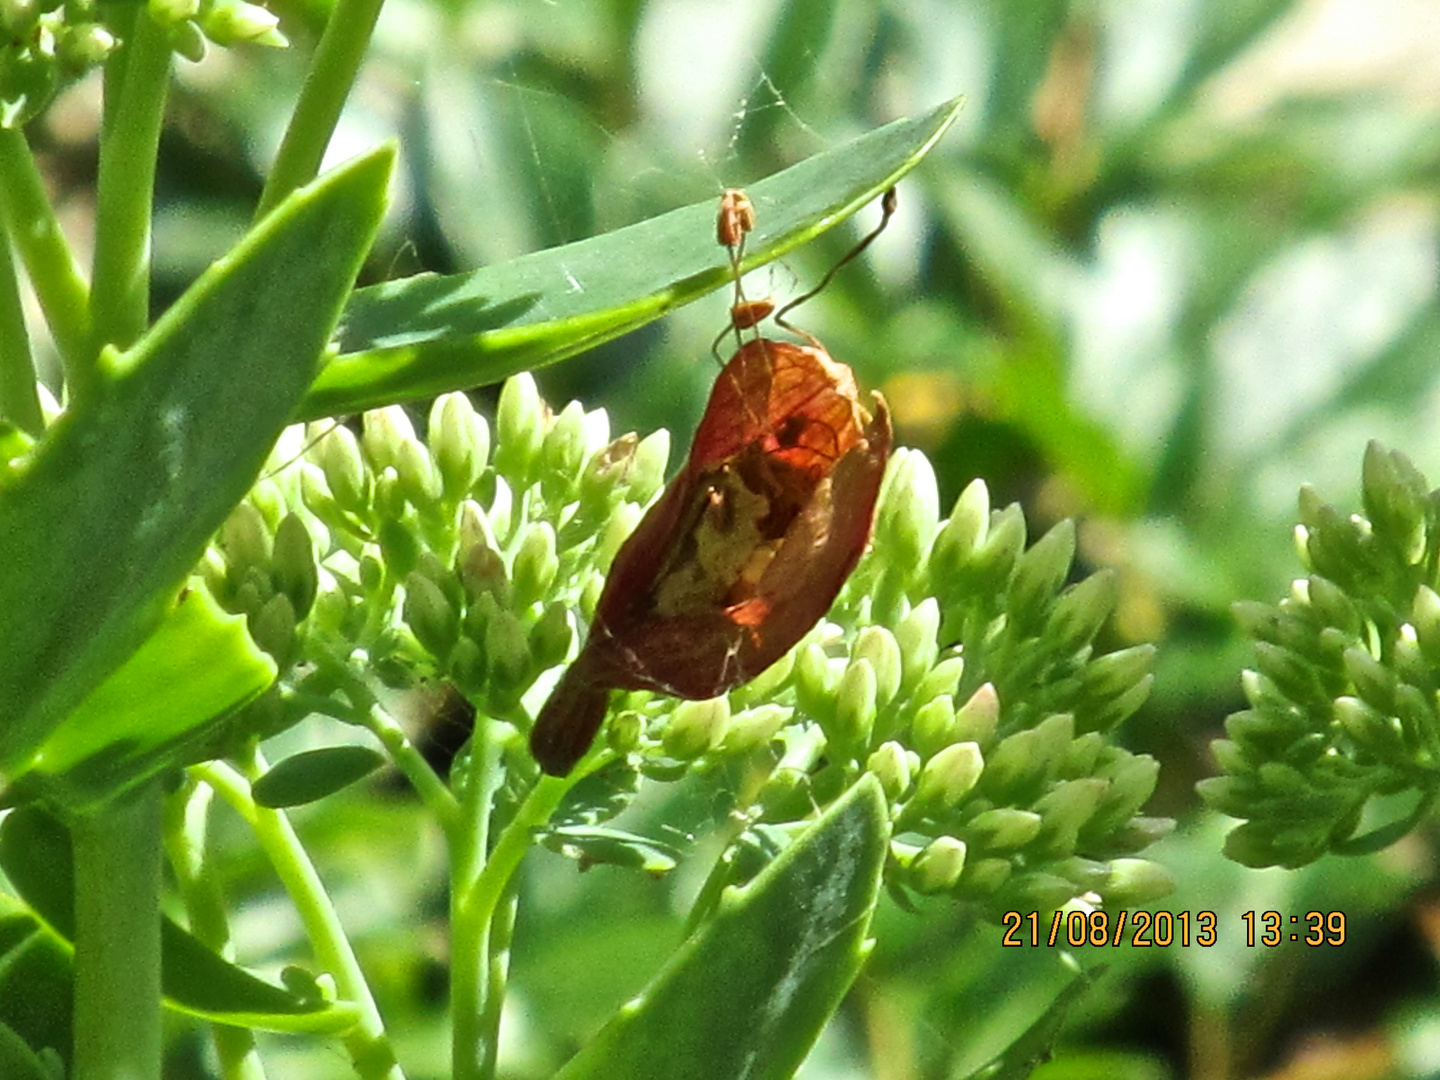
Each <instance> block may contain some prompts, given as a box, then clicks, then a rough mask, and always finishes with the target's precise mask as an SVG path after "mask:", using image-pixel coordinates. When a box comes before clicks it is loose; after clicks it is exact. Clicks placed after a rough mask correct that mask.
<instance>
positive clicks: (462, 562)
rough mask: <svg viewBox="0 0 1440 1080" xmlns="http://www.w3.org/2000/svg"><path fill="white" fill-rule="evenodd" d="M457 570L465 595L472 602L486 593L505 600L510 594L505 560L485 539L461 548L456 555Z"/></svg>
mask: <svg viewBox="0 0 1440 1080" xmlns="http://www.w3.org/2000/svg"><path fill="white" fill-rule="evenodd" d="M455 572H456V575H457V576H458V577H459V579H460V585H461V587H462V588H464V590H465V595H466V596H468V597H469V598H470V599H471V601H472V602H473V601H475V600H478V599H480V597H481V596H486V595H489V596H494V597H497V598H499V599H500V600H502V601H504V600H506V599H507V598H508V597H509V595H510V582H509V579H508V578H507V576H506V574H505V560H504V559H502V558H501V557H500V556H499V555H498V554H497V553H496V552H494V551H493V550H491V549H490V547H489V546H488V545H486V544H485V542H484V541H483V540H482V541H480V542H479V543H475V544H471V545H470V546H469V547H463V548H461V549H460V553H459V554H458V555H457V556H456V557H455Z"/></svg>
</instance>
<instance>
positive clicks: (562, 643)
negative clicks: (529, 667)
mask: <svg viewBox="0 0 1440 1080" xmlns="http://www.w3.org/2000/svg"><path fill="white" fill-rule="evenodd" d="M574 640H575V630H574V628H572V627H571V625H570V611H569V608H568V607H566V605H564V604H562V603H560V602H559V601H558V600H557V601H552V602H551V603H549V604H546V605H545V610H544V611H543V612H541V613H540V618H538V619H537V620H535V625H534V626H532V627H531V628H530V638H529V642H530V655H531V656H533V657H534V658H535V666H536V667H537V668H540V669H541V670H544V669H545V668H551V667H554V666H555V665H556V664H558V663H560V662H561V661H563V660H564V659H565V657H566V656H567V655H568V654H569V652H570V643H571V642H572V641H574Z"/></svg>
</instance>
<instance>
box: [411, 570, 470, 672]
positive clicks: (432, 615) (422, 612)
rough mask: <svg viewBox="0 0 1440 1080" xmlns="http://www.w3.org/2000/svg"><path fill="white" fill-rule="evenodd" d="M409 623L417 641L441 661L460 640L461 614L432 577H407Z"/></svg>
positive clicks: (418, 574)
mask: <svg viewBox="0 0 1440 1080" xmlns="http://www.w3.org/2000/svg"><path fill="white" fill-rule="evenodd" d="M402 614H403V616H404V619H405V622H406V623H407V624H408V625H409V627H410V630H411V632H412V633H414V635H415V640H417V641H418V642H420V644H421V645H423V646H424V647H425V650H426V651H427V652H429V653H430V655H431V656H434V657H435V658H436V659H437V660H442V661H443V660H444V659H445V658H446V657H447V656H449V655H450V650H451V649H453V648H454V647H455V643H456V642H457V641H458V640H460V615H459V613H458V612H457V611H456V610H455V609H454V608H453V607H452V606H451V605H450V602H449V601H448V600H446V599H445V594H444V593H443V592H442V591H441V590H440V586H438V585H436V584H435V583H434V582H433V581H431V580H430V579H429V578H428V577H426V576H425V575H424V574H421V573H418V572H416V573H411V574H409V575H408V576H407V577H406V578H405V604H404V607H403V609H402Z"/></svg>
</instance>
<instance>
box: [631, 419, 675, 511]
mask: <svg viewBox="0 0 1440 1080" xmlns="http://www.w3.org/2000/svg"><path fill="white" fill-rule="evenodd" d="M669 460H670V432H668V431H666V430H665V429H664V428H661V429H660V430H659V431H653V432H651V433H650V434H649V435H646V436H645V438H643V439H641V440H640V445H639V446H638V447H636V448H635V457H634V459H633V460H632V461H631V463H630V499H631V501H633V502H637V503H639V504H640V505H641V506H644V505H645V504H646V503H648V502H649V501H650V500H651V499H653V498H654V497H655V495H656V494H657V493H658V492H659V491H660V488H661V487H662V486H663V485H664V483H665V465H666V463H667V462H668V461H669Z"/></svg>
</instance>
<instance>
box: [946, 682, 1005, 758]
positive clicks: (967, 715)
mask: <svg viewBox="0 0 1440 1080" xmlns="http://www.w3.org/2000/svg"><path fill="white" fill-rule="evenodd" d="M999 723H1000V695H999V694H997V693H996V692H995V684H994V683H988V682H987V683H981V684H980V686H979V687H978V688H977V689H976V691H975V693H973V694H971V695H970V700H969V701H967V702H965V704H964V705H962V706H960V708H959V709H957V710H956V711H955V727H954V731H955V738H957V739H968V740H970V741H971V742H977V743H981V744H982V745H983V744H985V743H988V742H989V741H990V740H991V739H993V738H994V737H995V728H996V726H997V725H998V724H999Z"/></svg>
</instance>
